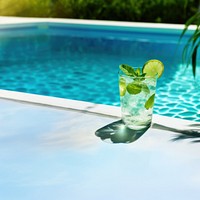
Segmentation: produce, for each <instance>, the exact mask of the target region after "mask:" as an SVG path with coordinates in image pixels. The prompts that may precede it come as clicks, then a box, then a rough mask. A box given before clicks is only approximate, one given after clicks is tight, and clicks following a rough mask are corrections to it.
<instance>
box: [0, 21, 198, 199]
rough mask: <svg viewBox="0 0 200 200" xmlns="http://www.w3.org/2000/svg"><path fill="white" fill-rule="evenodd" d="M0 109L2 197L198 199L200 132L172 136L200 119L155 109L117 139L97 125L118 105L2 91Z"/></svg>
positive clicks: (194, 127) (113, 117)
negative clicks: (135, 130) (140, 128)
mask: <svg viewBox="0 0 200 200" xmlns="http://www.w3.org/2000/svg"><path fill="white" fill-rule="evenodd" d="M9 20H10V22H9ZM21 20H23V19H19V21H21ZM24 20H25V19H24ZM26 20H27V19H26ZM32 20H33V21H34V20H36V19H32ZM37 20H38V19H37ZM43 20H44V19H43ZM52 20H53V19H52ZM28 21H29V22H30V19H28ZM0 23H1V24H2V23H13V21H12V20H11V18H0ZM0 110H1V113H0V199H3V200H19V199H20V200H25V199H26V200H27V199H28V200H32V199H34V200H35V199H37V200H44V199H48V200H64V199H65V200H66V199H69V200H79V199H81V200H99V199H106V200H107V199H115V200H124V199H126V200H132V199H137V200H151V199H152V200H155V199H161V200H169V199H173V200H188V199H198V198H199V191H200V171H199V166H200V154H199V152H200V143H199V142H192V141H194V140H196V141H197V140H198V138H196V139H195V138H191V139H184V140H179V141H172V139H173V138H174V137H176V136H177V135H179V134H181V133H183V132H186V131H187V130H188V132H191V131H197V132H198V131H199V132H200V123H197V122H193V121H186V120H181V119H175V118H171V117H164V116H159V115H154V116H153V124H152V127H151V128H150V129H149V130H148V131H147V132H146V133H145V134H144V135H142V137H141V138H139V139H138V140H136V141H135V142H133V143H130V144H110V143H106V142H104V141H102V140H101V139H100V138H98V137H97V136H96V135H95V131H96V130H97V129H99V128H101V127H103V126H105V125H107V124H109V123H112V122H115V121H117V120H119V119H120V108H119V107H115V106H107V105H100V104H94V103H90V102H82V101H74V100H69V99H62V98H56V97H47V96H41V95H33V94H26V93H21V92H13V91H6V90H0Z"/></svg>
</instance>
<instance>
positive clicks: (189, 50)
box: [180, 10, 200, 77]
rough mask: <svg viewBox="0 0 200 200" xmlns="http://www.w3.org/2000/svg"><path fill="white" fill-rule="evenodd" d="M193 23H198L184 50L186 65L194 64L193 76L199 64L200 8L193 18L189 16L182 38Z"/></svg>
mask: <svg viewBox="0 0 200 200" xmlns="http://www.w3.org/2000/svg"><path fill="white" fill-rule="evenodd" d="M192 24H196V25H197V26H196V29H195V30H194V33H193V34H192V35H191V37H189V39H188V40H187V42H186V44H185V46H184V48H183V51H182V61H183V63H186V67H188V66H189V65H190V63H191V64H192V73H193V76H194V77H195V76H196V66H197V53H198V48H199V46H200V41H199V38H200V10H199V11H198V12H197V13H196V14H195V15H193V16H192V17H191V18H189V19H188V20H187V21H186V23H185V27H184V29H183V31H182V33H181V35H180V40H181V39H182V38H183V36H184V35H185V34H186V32H187V31H188V29H189V26H190V25H192Z"/></svg>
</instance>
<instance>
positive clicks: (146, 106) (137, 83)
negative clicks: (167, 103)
mask: <svg viewBox="0 0 200 200" xmlns="http://www.w3.org/2000/svg"><path fill="white" fill-rule="evenodd" d="M156 83H157V76H155V77H133V76H128V75H125V74H123V73H122V72H119V89H120V103H121V113H122V121H123V123H124V124H125V126H126V127H128V128H130V129H132V130H136V131H140V130H141V131H142V130H143V131H146V130H147V129H148V128H149V127H150V126H151V122H152V113H153V105H154V98H155V92H156Z"/></svg>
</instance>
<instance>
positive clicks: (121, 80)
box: [119, 78, 126, 97]
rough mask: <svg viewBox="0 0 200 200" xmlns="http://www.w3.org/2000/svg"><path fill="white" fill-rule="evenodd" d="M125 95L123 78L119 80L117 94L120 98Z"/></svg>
mask: <svg viewBox="0 0 200 200" xmlns="http://www.w3.org/2000/svg"><path fill="white" fill-rule="evenodd" d="M125 93H126V80H125V79H124V78H120V80H119V94H120V96H121V97H122V96H124V95H125Z"/></svg>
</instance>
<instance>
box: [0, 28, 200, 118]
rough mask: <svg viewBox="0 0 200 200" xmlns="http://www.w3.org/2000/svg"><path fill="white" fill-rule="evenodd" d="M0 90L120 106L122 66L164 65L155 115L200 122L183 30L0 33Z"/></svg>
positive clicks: (19, 30)
mask: <svg viewBox="0 0 200 200" xmlns="http://www.w3.org/2000/svg"><path fill="white" fill-rule="evenodd" d="M0 30H1V31H0V88H1V89H7V90H14V91H20V92H27V93H34V94H41V95H48V96H55V97H61V98H68V99H75V100H83V101H90V102H94V103H100V104H108V105H119V96H118V76H117V74H118V66H119V64H121V63H126V64H129V65H132V66H136V67H137V66H142V65H143V63H144V62H145V61H146V60H149V59H152V58H157V59H159V60H162V61H163V63H164V65H165V72H164V75H163V77H162V78H161V79H160V80H159V81H158V87H157V96H156V103H155V108H154V113H156V114H161V115H166V116H173V117H178V118H183V119H188V120H194V121H200V100H199V97H200V96H199V92H198V91H199V90H198V89H197V87H196V86H195V84H194V81H193V78H192V75H191V71H190V70H186V71H185V67H184V66H182V65H181V53H180V52H181V49H182V45H181V44H179V45H178V44H177V41H178V39H179V35H180V31H171V32H169V31H165V30H158V29H155V30H154V29H147V28H146V29H145V28H135V29H134V28H132V29H125V30H124V29H120V28H115V27H109V28H108V27H98V26H96V27H95V26H94V27H93V26H88V27H86V26H83V25H82V26H81V25H79V26H78V25H56V24H33V25H31V24H27V25H24V26H20V27H6V28H5V27H4V28H1V29H0Z"/></svg>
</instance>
